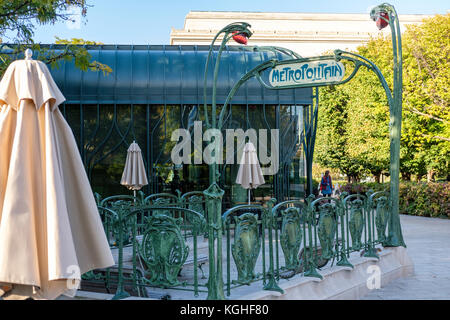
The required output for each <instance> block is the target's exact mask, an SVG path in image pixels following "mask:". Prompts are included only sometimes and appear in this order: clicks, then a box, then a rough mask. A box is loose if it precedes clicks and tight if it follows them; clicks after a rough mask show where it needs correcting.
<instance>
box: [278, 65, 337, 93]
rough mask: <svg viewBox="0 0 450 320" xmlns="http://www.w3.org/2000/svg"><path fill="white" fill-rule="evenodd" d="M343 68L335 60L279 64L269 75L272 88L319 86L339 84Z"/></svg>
mask: <svg viewBox="0 0 450 320" xmlns="http://www.w3.org/2000/svg"><path fill="white" fill-rule="evenodd" d="M344 75H345V67H344V65H343V64H342V62H339V61H335V60H319V61H307V62H296V63H289V64H279V65H277V66H275V67H274V68H273V69H272V70H271V71H270V74H269V83H270V85H271V86H272V87H276V88H282V87H289V86H295V85H307V84H311V85H320V84H324V83H327V84H328V83H333V82H339V81H341V80H342V79H343V78H344Z"/></svg>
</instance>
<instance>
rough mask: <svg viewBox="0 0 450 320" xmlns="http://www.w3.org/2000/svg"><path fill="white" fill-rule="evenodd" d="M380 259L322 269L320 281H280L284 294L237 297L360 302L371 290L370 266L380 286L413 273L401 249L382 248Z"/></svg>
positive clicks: (409, 261) (404, 250) (265, 292)
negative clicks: (375, 270)
mask: <svg viewBox="0 0 450 320" xmlns="http://www.w3.org/2000/svg"><path fill="white" fill-rule="evenodd" d="M379 256H380V260H377V259H368V258H364V257H361V258H358V259H352V260H350V261H351V263H352V264H353V265H354V269H353V270H352V269H350V268H346V267H337V266H334V267H333V268H330V269H328V270H323V271H321V272H320V274H321V275H322V276H323V280H319V279H316V278H310V277H298V278H292V279H290V280H289V281H280V282H279V286H280V287H281V288H282V289H283V290H284V294H280V293H277V292H272V291H265V290H262V291H258V292H255V293H251V294H248V295H245V296H242V297H240V298H239V299H242V300H327V299H341V300H356V299H360V298H361V297H363V296H364V295H366V294H367V293H369V291H370V290H371V289H369V287H368V282H369V283H370V284H373V283H374V282H372V281H370V280H369V278H373V276H374V269H372V268H370V269H369V267H370V266H372V265H376V266H378V267H379V268H380V269H379V270H380V273H379V274H380V284H381V287H383V286H385V285H387V284H388V283H389V282H391V281H392V280H395V279H397V278H401V277H408V276H411V275H413V274H414V264H413V262H412V260H411V259H410V258H409V256H408V254H407V251H406V249H405V248H403V247H395V248H385V249H383V250H382V251H381V252H380V253H379ZM372 290H376V289H372Z"/></svg>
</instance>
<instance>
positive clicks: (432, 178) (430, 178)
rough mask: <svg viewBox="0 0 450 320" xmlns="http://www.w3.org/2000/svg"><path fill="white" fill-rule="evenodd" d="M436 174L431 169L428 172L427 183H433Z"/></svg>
mask: <svg viewBox="0 0 450 320" xmlns="http://www.w3.org/2000/svg"><path fill="white" fill-rule="evenodd" d="M435 174H436V172H435V171H434V170H433V169H431V170H429V171H428V172H427V182H432V181H434V175H435Z"/></svg>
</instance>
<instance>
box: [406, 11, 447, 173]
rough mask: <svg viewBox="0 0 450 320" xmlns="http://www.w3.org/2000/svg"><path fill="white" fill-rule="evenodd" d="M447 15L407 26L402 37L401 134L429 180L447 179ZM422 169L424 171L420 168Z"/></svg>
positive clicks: (419, 171) (420, 171) (421, 170)
mask: <svg viewBox="0 0 450 320" xmlns="http://www.w3.org/2000/svg"><path fill="white" fill-rule="evenodd" d="M449 34H450V14H449V13H447V14H446V15H436V16H434V17H432V18H429V19H425V20H424V21H423V24H422V25H419V26H409V27H408V29H407V31H406V32H405V36H404V39H405V40H404V43H405V45H404V48H405V51H404V52H405V54H404V61H405V62H404V75H405V76H404V79H405V80H404V102H403V108H404V110H405V111H404V114H405V121H404V130H403V132H402V135H403V137H402V143H405V144H408V145H411V146H412V148H413V149H414V154H415V157H414V158H415V159H414V160H415V162H416V163H420V164H422V167H421V168H419V169H420V170H417V171H416V172H415V173H416V174H418V175H422V174H423V173H424V171H425V172H426V173H427V174H428V179H429V180H432V179H433V178H434V175H435V174H438V175H441V176H444V175H445V176H446V178H447V179H449V178H450V163H449V159H450V108H449V101H450V92H449V84H450V42H449V38H448V35H449ZM423 166H425V167H423Z"/></svg>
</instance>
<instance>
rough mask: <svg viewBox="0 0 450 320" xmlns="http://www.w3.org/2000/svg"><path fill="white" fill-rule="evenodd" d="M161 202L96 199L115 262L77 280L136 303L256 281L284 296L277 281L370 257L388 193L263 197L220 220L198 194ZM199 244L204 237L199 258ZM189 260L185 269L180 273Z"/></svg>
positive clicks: (219, 291) (380, 235) (386, 214)
mask: <svg viewBox="0 0 450 320" xmlns="http://www.w3.org/2000/svg"><path fill="white" fill-rule="evenodd" d="M169 195H170V194H155V195H151V196H149V197H147V198H144V196H143V194H140V195H138V197H137V198H136V199H134V198H133V197H130V196H113V197H108V198H106V199H104V200H102V201H99V212H100V215H101V218H102V221H103V225H104V229H105V233H106V235H107V238H108V241H109V243H110V246H111V248H112V249H113V250H115V251H116V254H117V265H116V266H114V267H112V268H107V269H104V270H96V271H92V272H89V273H87V274H85V275H83V279H84V280H89V281H96V282H98V283H104V286H105V288H106V289H107V290H109V291H111V290H113V288H114V287H115V288H116V292H115V293H116V295H115V297H114V298H115V299H121V298H125V297H128V296H129V295H130V294H129V293H128V292H127V291H126V290H125V287H128V288H131V289H132V290H133V291H134V292H136V294H137V295H140V296H148V291H147V290H146V288H152V287H153V288H155V287H157V288H165V289H175V290H185V291H186V290H187V291H192V293H193V295H194V296H198V295H199V294H200V293H208V297H209V298H211V292H213V293H214V294H215V295H217V296H218V297H219V298H220V297H221V296H223V298H225V297H230V296H231V294H232V292H233V290H235V289H237V288H239V287H242V286H245V285H250V284H252V283H257V282H261V283H262V287H261V289H264V290H272V291H278V292H283V290H282V289H281V288H280V286H279V284H278V283H279V281H280V280H282V279H289V278H292V277H294V276H295V275H297V274H301V275H302V276H305V277H314V278H316V279H322V275H321V269H322V268H324V267H325V266H327V267H332V266H333V265H334V264H335V263H336V265H337V266H341V267H348V268H353V265H352V263H351V262H350V261H351V260H352V258H355V257H358V254H354V253H359V255H360V256H361V257H365V258H375V259H378V258H379V257H378V254H377V251H378V250H379V248H377V246H378V247H380V246H382V245H386V241H387V236H386V226H387V224H388V221H389V219H390V212H391V210H390V207H389V201H388V199H389V194H388V193H387V192H376V193H373V192H368V193H367V194H364V195H363V194H352V195H348V194H346V193H343V194H341V195H340V197H339V198H330V197H326V198H322V197H321V198H317V199H316V198H314V196H310V197H308V198H307V199H306V201H301V200H289V201H284V202H281V203H278V204H276V205H275V203H276V200H275V199H271V200H270V201H268V202H266V203H265V204H264V205H241V206H236V207H233V208H231V209H229V210H227V211H225V212H224V213H223V214H222V215H220V217H218V216H217V214H216V213H217V212H216V210H214V204H215V203H216V202H217V199H212V198H210V197H209V198H208V196H207V195H205V193H203V192H189V193H186V194H184V195H180V194H178V195H177V196H175V195H170V196H169ZM98 198H99V197H98ZM205 209H206V210H205ZM208 210H209V211H210V212H209V214H208ZM211 210H213V211H211ZM218 218H219V219H218ZM219 221H220V223H219ZM201 238H203V239H205V238H208V239H207V241H208V246H207V247H204V250H207V252H204V254H203V257H202V255H201V253H200V252H199V250H200V249H199V239H201ZM205 240H206V239H205ZM188 244H190V245H191V248H189V245H188ZM125 251H127V252H128V253H127V256H128V265H127V266H126V265H125V264H126V261H125ZM352 254H353V256H354V257H352ZM188 256H191V258H190V262H191V265H193V270H192V273H190V274H189V276H187V275H184V276H182V275H181V274H180V272H181V271H182V270H183V269H184V268H186V261H187V258H188ZM130 257H131V258H130ZM211 262H212V263H211ZM203 264H208V265H209V269H210V270H209V279H208V280H207V281H202V279H206V277H205V275H204V272H203V269H200V268H199V266H202V265H203ZM199 269H200V271H201V273H202V276H200V273H199ZM216 270H219V272H216ZM256 286H257V284H256Z"/></svg>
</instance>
